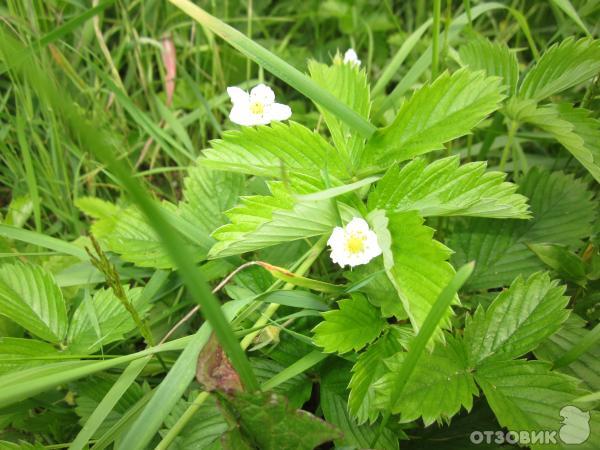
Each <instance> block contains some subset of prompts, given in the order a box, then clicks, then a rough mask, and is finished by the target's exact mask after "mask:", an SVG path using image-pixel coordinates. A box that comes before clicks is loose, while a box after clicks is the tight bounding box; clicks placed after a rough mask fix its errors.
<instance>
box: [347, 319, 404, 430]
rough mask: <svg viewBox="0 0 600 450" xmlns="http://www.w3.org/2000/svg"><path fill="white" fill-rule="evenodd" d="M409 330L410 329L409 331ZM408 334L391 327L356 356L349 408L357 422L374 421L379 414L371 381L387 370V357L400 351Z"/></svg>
mask: <svg viewBox="0 0 600 450" xmlns="http://www.w3.org/2000/svg"><path fill="white" fill-rule="evenodd" d="M411 332H412V330H411ZM409 337H410V334H409V333H407V332H406V331H404V330H402V328H400V327H398V326H393V327H390V328H389V330H388V332H387V333H385V334H384V335H383V336H381V337H380V338H379V339H378V340H377V341H376V342H374V343H372V344H371V345H369V347H368V348H367V349H366V350H365V351H364V352H363V353H361V354H360V355H359V357H358V359H357V360H356V363H355V364H354V366H353V367H352V378H351V379H350V383H349V385H348V387H349V388H350V395H349V397H348V410H349V411H350V413H352V415H353V416H354V417H355V418H356V421H357V423H358V424H362V423H365V422H366V421H367V420H368V421H369V422H370V423H373V422H374V421H375V420H376V419H377V417H378V415H379V411H377V410H376V409H375V407H374V400H375V391H374V390H373V382H374V381H376V380H378V379H379V378H381V377H382V376H383V375H384V374H385V373H386V372H387V366H386V365H385V363H384V360H385V359H386V358H389V357H391V356H393V355H395V354H396V353H398V352H401V351H402V349H403V347H406V344H407V343H408V341H409Z"/></svg>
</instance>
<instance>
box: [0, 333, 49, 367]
mask: <svg viewBox="0 0 600 450" xmlns="http://www.w3.org/2000/svg"><path fill="white" fill-rule="evenodd" d="M45 356H59V352H58V351H57V350H56V349H55V348H54V346H53V345H51V344H48V343H47V342H42V341H38V340H36V339H25V338H15V337H0V374H3V373H6V372H10V371H12V370H15V369H19V370H20V369H26V368H28V367H33V366H37V365H43V364H46V363H47V362H48V360H44V359H43V358H40V357H45ZM36 357H38V358H40V359H36Z"/></svg>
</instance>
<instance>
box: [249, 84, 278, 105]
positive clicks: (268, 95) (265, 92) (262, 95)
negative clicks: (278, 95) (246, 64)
mask: <svg viewBox="0 0 600 450" xmlns="http://www.w3.org/2000/svg"><path fill="white" fill-rule="evenodd" d="M250 101H251V102H260V103H262V104H263V105H270V104H272V103H273V102H274V101H275V92H273V89H271V88H270V87H269V86H266V85H264V84H259V85H256V86H254V87H253V88H252V90H251V91H250Z"/></svg>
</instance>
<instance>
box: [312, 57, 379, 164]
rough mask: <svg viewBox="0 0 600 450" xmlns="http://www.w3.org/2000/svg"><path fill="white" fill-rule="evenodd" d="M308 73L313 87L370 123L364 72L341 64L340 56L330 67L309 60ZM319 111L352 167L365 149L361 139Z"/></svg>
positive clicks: (328, 113) (328, 114) (363, 140)
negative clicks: (319, 88) (321, 90)
mask: <svg viewBox="0 0 600 450" xmlns="http://www.w3.org/2000/svg"><path fill="white" fill-rule="evenodd" d="M308 70H309V72H310V76H311V78H312V79H313V81H314V82H315V83H317V84H318V85H319V86H321V87H322V88H324V89H326V90H327V91H329V92H331V93H332V94H333V95H334V96H335V97H336V98H337V99H339V100H340V101H341V102H342V103H344V104H346V105H347V106H348V107H350V108H351V109H353V110H354V111H356V112H357V113H358V114H360V115H361V116H362V117H364V118H365V119H366V120H369V113H370V110H371V97H370V92H369V83H368V81H367V74H366V72H365V71H364V70H361V69H360V68H359V67H357V66H355V65H353V64H343V63H342V60H341V58H340V56H339V55H337V56H336V57H335V59H334V64H333V65H331V66H327V65H325V64H320V63H318V62H316V61H314V60H311V61H309V62H308ZM317 106H319V105H317ZM319 111H320V112H321V114H323V118H324V119H325V123H326V124H327V128H329V132H330V133H331V138H332V139H333V142H334V144H335V147H336V148H337V149H338V150H339V151H340V152H341V153H342V154H343V155H346V156H347V158H348V159H349V160H350V161H351V162H352V164H353V165H355V164H356V163H357V162H358V161H359V160H360V156H361V153H362V150H363V149H364V147H365V139H364V137H362V136H361V135H360V134H358V133H356V132H355V131H354V130H353V129H352V128H350V126H349V125H347V124H346V123H345V122H343V121H342V120H340V119H339V118H338V116H336V115H335V114H333V113H331V112H329V111H328V110H327V109H325V108H322V107H319Z"/></svg>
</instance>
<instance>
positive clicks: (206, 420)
mask: <svg viewBox="0 0 600 450" xmlns="http://www.w3.org/2000/svg"><path fill="white" fill-rule="evenodd" d="M196 397H197V393H194V392H192V393H191V394H190V396H189V398H190V399H189V400H180V401H179V402H177V404H176V405H175V407H174V408H173V410H172V411H171V414H169V416H167V418H166V419H165V425H166V427H167V429H170V428H172V427H173V426H174V425H175V424H176V423H177V421H178V420H179V418H180V417H181V416H182V415H183V414H184V413H185V411H186V410H187V409H188V407H189V406H190V405H191V404H192V403H193V401H194V399H195V398H196ZM229 428H230V425H229V424H228V423H227V421H226V420H225V418H224V417H223V414H222V413H221V410H220V408H219V405H218V403H217V399H216V397H215V396H214V395H211V396H209V397H208V398H207V399H206V400H205V401H204V403H202V405H201V406H200V407H199V408H198V410H197V411H196V412H195V413H194V415H192V417H191V418H190V420H189V421H188V422H187V423H186V425H185V426H184V427H183V429H182V430H180V431H179V433H178V434H177V437H176V438H175V440H174V441H173V442H172V444H171V445H170V446H169V449H171V450H187V449H192V448H193V449H203V448H207V447H208V446H209V445H210V444H212V443H213V442H214V441H216V440H217V439H219V437H220V436H221V435H222V434H223V433H225V432H226V431H228V430H229ZM166 431H167V430H161V434H163V435H164V434H165V433H166Z"/></svg>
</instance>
